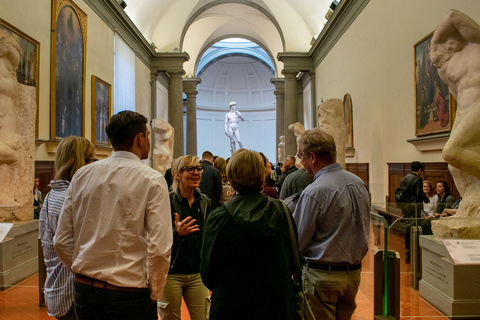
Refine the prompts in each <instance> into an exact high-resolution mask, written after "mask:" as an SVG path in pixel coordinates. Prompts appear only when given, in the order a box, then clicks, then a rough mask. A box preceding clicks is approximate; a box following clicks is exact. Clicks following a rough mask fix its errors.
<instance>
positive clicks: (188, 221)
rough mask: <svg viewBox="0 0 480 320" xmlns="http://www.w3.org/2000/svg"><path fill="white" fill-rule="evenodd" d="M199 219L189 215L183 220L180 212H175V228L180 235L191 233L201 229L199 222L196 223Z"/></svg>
mask: <svg viewBox="0 0 480 320" xmlns="http://www.w3.org/2000/svg"><path fill="white" fill-rule="evenodd" d="M196 222H197V220H195V219H193V218H192V217H190V216H188V217H186V218H185V219H183V220H182V221H180V216H179V215H178V213H175V230H177V234H178V235H179V236H184V235H186V234H189V233H193V232H197V231H200V227H199V226H198V224H195V223H196Z"/></svg>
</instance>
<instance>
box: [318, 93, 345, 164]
mask: <svg viewBox="0 0 480 320" xmlns="http://www.w3.org/2000/svg"><path fill="white" fill-rule="evenodd" d="M318 126H319V127H320V128H321V129H323V130H325V131H326V132H327V133H329V134H330V135H332V136H333V138H334V139H335V144H336V146H337V162H338V163H340V164H341V165H342V167H344V168H345V147H346V146H347V142H348V136H347V128H346V127H345V116H344V110H343V101H342V99H328V100H325V101H323V102H322V103H321V104H320V108H319V109H318Z"/></svg>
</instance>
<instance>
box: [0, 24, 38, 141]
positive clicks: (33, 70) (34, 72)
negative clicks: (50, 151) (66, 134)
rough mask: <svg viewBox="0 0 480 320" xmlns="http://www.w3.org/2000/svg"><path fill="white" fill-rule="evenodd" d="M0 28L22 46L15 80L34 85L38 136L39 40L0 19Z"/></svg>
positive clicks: (36, 135)
mask: <svg viewBox="0 0 480 320" xmlns="http://www.w3.org/2000/svg"><path fill="white" fill-rule="evenodd" d="M0 29H2V30H5V31H7V32H8V33H9V34H11V35H12V36H13V37H14V38H15V39H16V40H17V42H18V44H19V45H20V47H21V48H22V55H21V57H20V63H19V64H18V68H17V81H18V82H19V83H21V84H24V85H27V86H32V87H35V91H36V95H37V96H36V101H37V115H36V121H35V137H36V138H38V112H39V99H38V95H39V92H40V91H39V82H38V81H39V75H40V42H38V41H37V40H35V39H33V38H32V37H30V36H29V35H27V34H26V33H24V32H22V31H21V30H20V29H17V28H16V27H14V26H13V25H11V24H10V23H8V22H7V21H5V20H2V19H0Z"/></svg>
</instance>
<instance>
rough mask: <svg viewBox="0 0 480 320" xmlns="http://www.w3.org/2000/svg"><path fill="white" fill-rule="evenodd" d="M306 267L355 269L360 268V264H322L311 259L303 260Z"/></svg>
mask: <svg viewBox="0 0 480 320" xmlns="http://www.w3.org/2000/svg"><path fill="white" fill-rule="evenodd" d="M304 264H305V265H306V266H307V267H308V268H312V269H317V270H324V271H355V270H359V269H361V268H362V264H361V263H358V264H324V263H318V262H313V261H308V262H304Z"/></svg>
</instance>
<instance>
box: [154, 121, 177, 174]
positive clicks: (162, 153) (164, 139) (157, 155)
mask: <svg viewBox="0 0 480 320" xmlns="http://www.w3.org/2000/svg"><path fill="white" fill-rule="evenodd" d="M152 128H153V133H154V134H155V147H154V148H153V168H154V169H155V170H157V171H158V172H160V173H161V174H163V175H164V174H165V172H166V171H167V169H169V168H170V167H171V166H172V162H173V133H174V129H173V127H172V126H171V125H170V123H168V122H167V121H165V120H163V119H153V120H152Z"/></svg>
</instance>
